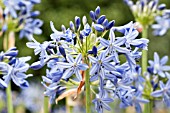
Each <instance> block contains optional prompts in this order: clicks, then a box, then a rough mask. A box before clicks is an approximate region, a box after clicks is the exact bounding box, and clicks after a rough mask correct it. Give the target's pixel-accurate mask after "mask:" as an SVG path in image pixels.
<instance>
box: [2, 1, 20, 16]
mask: <svg viewBox="0 0 170 113" xmlns="http://www.w3.org/2000/svg"><path fill="white" fill-rule="evenodd" d="M19 2H20V0H13V1H11V0H3V3H4V5H5V6H6V8H5V10H4V14H5V15H8V14H11V16H12V17H14V18H17V16H18V15H17V10H19V9H20V7H19V5H18V4H19Z"/></svg>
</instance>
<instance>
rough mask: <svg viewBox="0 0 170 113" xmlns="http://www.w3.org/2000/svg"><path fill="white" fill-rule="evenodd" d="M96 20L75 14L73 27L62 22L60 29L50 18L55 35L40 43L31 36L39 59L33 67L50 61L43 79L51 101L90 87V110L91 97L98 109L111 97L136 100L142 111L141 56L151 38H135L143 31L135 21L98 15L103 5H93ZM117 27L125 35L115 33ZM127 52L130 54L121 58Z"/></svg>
mask: <svg viewBox="0 0 170 113" xmlns="http://www.w3.org/2000/svg"><path fill="white" fill-rule="evenodd" d="M90 17H91V19H92V23H90V24H89V23H88V21H87V18H86V16H84V17H83V18H82V21H81V19H80V18H79V17H77V16H76V17H75V22H72V21H70V27H69V28H68V29H66V28H65V26H64V25H62V26H61V29H62V31H58V30H56V29H55V27H54V25H53V22H50V26H51V29H52V31H53V33H52V34H51V35H50V37H51V41H45V42H43V43H42V44H41V43H39V42H37V41H36V40H35V39H34V38H33V37H32V41H33V42H28V43H27V46H28V47H29V48H33V49H34V52H35V55H39V61H37V62H35V63H33V64H32V65H31V66H30V67H31V68H32V69H35V70H37V69H40V68H42V67H43V66H45V65H47V67H48V69H47V70H46V76H43V77H42V78H43V82H42V84H43V85H44V87H45V88H46V91H45V92H44V94H45V95H46V96H48V97H49V98H50V102H51V103H52V102H54V100H55V101H56V103H57V102H58V101H59V100H61V99H63V98H64V97H67V96H69V95H70V94H72V95H73V96H74V99H76V98H77V96H79V94H81V93H82V92H84V91H85V92H86V93H85V94H86V113H90V112H91V108H90V104H91V99H92V98H91V95H92V94H94V95H95V98H93V99H92V100H93V101H92V103H94V104H95V109H96V111H97V112H98V113H102V112H103V109H107V110H110V109H111V108H110V107H109V105H108V104H109V103H110V102H113V101H114V99H116V98H118V99H120V101H121V103H120V107H121V108H126V107H128V106H135V108H136V110H137V112H141V111H142V110H141V107H140V104H139V103H147V102H148V100H146V99H143V98H142V97H141V96H142V91H143V85H142V83H143V82H144V78H143V77H142V76H141V67H140V66H139V65H137V63H136V62H137V61H138V60H139V59H140V57H141V54H142V52H141V50H143V49H145V50H147V44H148V42H149V41H148V39H144V38H140V39H137V36H138V34H139V32H138V31H137V30H136V28H135V24H134V23H133V22H129V23H128V24H126V25H124V26H114V24H115V21H114V20H112V21H108V20H107V18H106V16H105V15H101V16H100V7H97V8H96V9H95V11H90ZM115 32H119V33H121V34H122V36H119V37H118V36H116V35H115ZM120 56H124V57H125V58H126V60H125V61H124V62H123V61H121V60H120Z"/></svg>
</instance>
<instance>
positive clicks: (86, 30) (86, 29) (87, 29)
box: [81, 24, 92, 36]
mask: <svg viewBox="0 0 170 113" xmlns="http://www.w3.org/2000/svg"><path fill="white" fill-rule="evenodd" d="M91 31H92V29H91V27H90V26H89V24H86V25H85V26H84V29H83V30H82V31H81V34H82V35H83V36H89V34H90V33H91Z"/></svg>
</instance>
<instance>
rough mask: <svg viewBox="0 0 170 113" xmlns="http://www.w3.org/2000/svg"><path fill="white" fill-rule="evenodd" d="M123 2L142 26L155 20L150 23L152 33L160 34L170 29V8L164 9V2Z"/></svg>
mask: <svg viewBox="0 0 170 113" xmlns="http://www.w3.org/2000/svg"><path fill="white" fill-rule="evenodd" d="M124 2H125V3H126V4H127V5H128V6H129V7H130V9H131V11H132V13H133V15H134V17H135V20H136V21H137V22H139V23H140V25H142V27H148V26H150V25H152V24H153V23H154V22H155V21H156V22H157V24H153V25H152V28H153V29H154V32H153V34H154V35H157V36H162V35H164V34H165V33H166V31H167V30H168V29H170V16H169V15H170V10H169V9H166V5H165V4H160V5H159V0H139V1H137V2H136V4H134V2H133V1H132V0H124ZM144 29H145V28H144Z"/></svg>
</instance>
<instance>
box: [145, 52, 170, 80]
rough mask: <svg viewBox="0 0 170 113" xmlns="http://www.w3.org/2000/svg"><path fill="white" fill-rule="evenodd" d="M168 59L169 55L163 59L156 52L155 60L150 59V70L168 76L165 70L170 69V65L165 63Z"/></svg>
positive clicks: (152, 72)
mask: <svg viewBox="0 0 170 113" xmlns="http://www.w3.org/2000/svg"><path fill="white" fill-rule="evenodd" d="M167 61H168V56H164V57H163V58H162V59H160V58H159V56H158V54H157V53H156V52H155V53H154V61H152V60H149V64H150V66H149V67H148V71H149V72H150V73H151V74H158V75H159V76H161V77H163V78H164V77H166V74H165V72H167V71H170V66H167V65H165V64H166V63H167Z"/></svg>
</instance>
